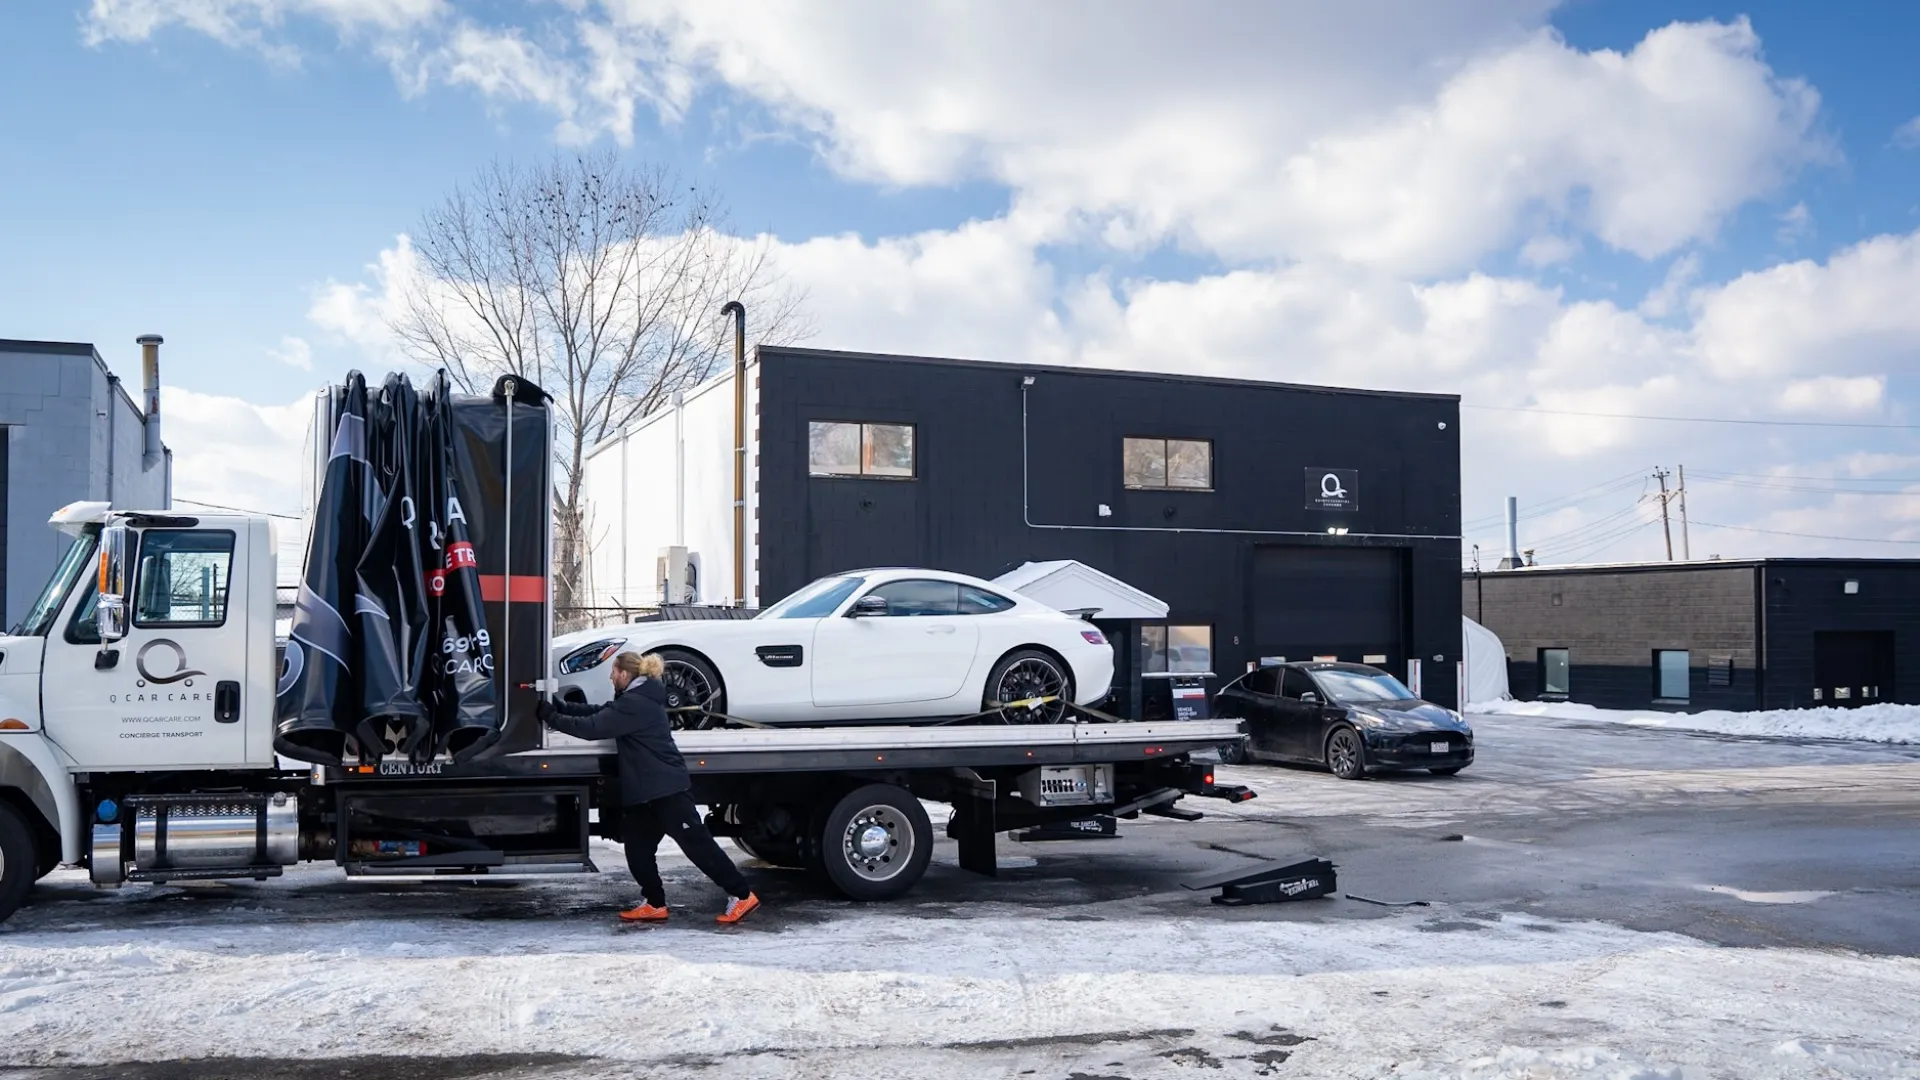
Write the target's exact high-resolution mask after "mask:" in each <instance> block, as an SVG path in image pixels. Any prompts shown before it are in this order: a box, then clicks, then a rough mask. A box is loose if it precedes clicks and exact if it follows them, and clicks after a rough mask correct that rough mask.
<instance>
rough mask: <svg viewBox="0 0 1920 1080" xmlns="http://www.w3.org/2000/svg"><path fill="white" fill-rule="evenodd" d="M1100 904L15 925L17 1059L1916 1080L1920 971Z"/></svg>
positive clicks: (1448, 923) (10, 959)
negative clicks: (796, 916) (771, 915)
mask: <svg viewBox="0 0 1920 1080" xmlns="http://www.w3.org/2000/svg"><path fill="white" fill-rule="evenodd" d="M1070 914H1071V915H1072V916H1074V921H1071V922H1069V921H1065V920H1064V919H1062V918H1046V917H1034V915H1033V913H1031V912H1026V913H1023V914H1016V913H1014V912H1013V911H1012V910H1010V909H1005V908H1001V907H1000V906H998V905H981V908H980V910H978V911H977V912H975V913H972V914H970V915H969V916H968V917H964V918H957V919H946V918H914V917H911V916H905V915H898V914H891V913H887V912H884V911H870V910H862V911H858V912H850V913H846V914H844V915H842V916H840V917H837V918H835V919H833V920H831V921H828V922H825V923H814V924H811V925H804V924H802V925H791V926H789V927H787V928H785V929H775V928H772V927H769V926H767V925H765V924H763V925H762V926H759V927H741V928H740V929H739V931H737V932H722V931H716V930H715V929H713V928H712V925H711V923H705V924H704V925H702V924H699V923H695V922H694V921H693V920H688V923H687V924H684V925H683V924H680V923H675V924H670V925H668V926H665V927H661V928H657V929H634V930H620V929H615V928H613V927H610V926H607V925H606V924H605V923H606V920H605V918H604V916H603V915H599V916H596V917H593V918H589V919H559V920H528V921H514V922H508V923H492V924H490V925H486V926H475V925H473V924H471V923H467V924H461V923H459V922H458V921H457V920H456V921H453V922H447V921H416V920H391V921H388V920H345V921H340V922H320V923H311V922H291V923H273V922H263V923H257V924H247V923H244V922H241V923H228V924H225V925H221V924H217V923H216V924H196V923H187V924H182V925H178V926H173V927H165V928H159V929H160V933H159V934H158V935H156V934H155V933H154V930H155V929H156V928H153V927H147V928H144V929H142V930H140V931H126V930H91V931H80V932H77V933H76V932H27V933H7V934H5V935H0V1063H4V1064H6V1065H16V1066H17V1065H50V1064H56V1063H58V1064H63V1065H75V1064H87V1063H106V1062H115V1061H121V1060H125V1059H126V1058H127V1057H128V1056H129V1055H137V1056H139V1057H140V1058H141V1059H144V1060H168V1059H176V1058H182V1057H208V1056H219V1057H228V1056H231V1057H241V1056H260V1057H275V1058H287V1057H297V1058H332V1057H343V1056H349V1055H451V1054H473V1053H517V1054H525V1053H540V1052H546V1053H560V1054H580V1055H588V1056H591V1057H594V1058H599V1059H602V1060H608V1061H619V1062H626V1063H633V1064H641V1063H644V1066H643V1068H644V1072H645V1074H646V1075H648V1076H654V1077H675V1078H677V1077H682V1076H687V1077H692V1076H699V1077H702V1078H707V1080H721V1078H730V1077H734V1076H749V1075H751V1076H762V1077H785V1076H792V1077H796V1078H797V1077H818V1076H849V1077H853V1076H858V1077H871V1076H885V1075H915V1076H921V1077H929V1078H944V1077H951V1078H955V1080H958V1078H962V1077H965V1078H968V1080H971V1078H974V1077H979V1076H987V1075H1007V1076H1011V1075H1016V1074H1019V1073H1022V1072H1025V1071H1026V1070H1029V1069H1034V1070H1042V1071H1043V1072H1044V1073H1045V1074H1046V1075H1062V1074H1065V1073H1067V1072H1069V1071H1084V1072H1085V1073H1087V1074H1088V1075H1101V1076H1111V1075H1116V1074H1119V1075H1127V1076H1134V1077H1140V1078H1146V1077H1158V1076H1167V1075H1200V1074H1204V1075H1209V1076H1215V1077H1219V1078H1220V1080H1235V1078H1238V1077H1253V1076H1262V1075H1266V1076H1271V1075H1277V1074H1276V1073H1275V1072H1274V1071H1273V1066H1274V1065H1276V1064H1278V1063H1280V1062H1282V1061H1285V1060H1286V1059H1287V1058H1288V1057H1292V1058H1293V1059H1294V1062H1293V1066H1292V1068H1291V1069H1290V1070H1289V1071H1288V1073H1286V1075H1299V1076H1330V1077H1331V1076H1338V1077H1356V1078H1357V1077H1379V1076H1394V1077H1397V1078H1400V1080H1438V1078H1441V1077H1471V1078H1473V1080H1494V1078H1516V1080H1517V1078H1523V1077H1527V1078H1530V1077H1557V1078H1562V1077H1563V1078H1591V1080H1600V1078H1608V1080H1619V1078H1626V1077H1631V1078H1635V1080H1642V1078H1646V1080H1651V1078H1663V1080H1664V1078H1681V1077H1684V1078H1689V1080H1691V1078H1693V1077H1702V1078H1704V1077H1707V1076H1740V1077H1743V1078H1751V1080H1760V1078H1770V1077H1782V1078H1784V1077H1790V1076H1802V1075H1807V1074H1808V1070H1809V1068H1810V1067H1813V1066H1819V1065H1833V1064H1837V1063H1840V1062H1844V1063H1845V1067H1846V1068H1847V1069H1848V1072H1847V1075H1851V1076H1887V1077H1895V1076H1909V1075H1911V1073H1908V1072H1904V1071H1902V1070H1903V1069H1905V1067H1906V1066H1905V1062H1906V1061H1907V1060H1908V1054H1909V1053H1910V1051H1911V1050H1912V1049H1913V1048H1914V1047H1915V1045H1916V1043H1917V1041H1920V1033H1917V1032H1916V1029H1915V1024H1914V1020H1913V1017H1912V1009H1911V1003H1912V1002H1914V1001H1916V1000H1920V961H1915V960H1910V959H1900V958H1872V957H1862V956H1856V955H1850V954H1842V953H1837V952H1811V951H1798V950H1746V949H1722V948H1712V947H1706V946H1703V945H1701V944H1699V943H1698V942H1694V941H1691V940H1689V939H1686V938H1682V937H1678V936H1675V935H1670V934H1648V933H1636V932H1632V931H1627V930H1622V929H1618V928H1614V927H1609V926H1605V925H1601V924H1597V923H1567V922H1553V921H1547V920H1542V919H1536V918H1531V917H1526V916H1512V915H1509V916H1505V917H1495V916H1484V915H1483V916H1471V915H1463V914H1439V913H1436V914H1434V915H1425V914H1412V913H1409V914H1404V915H1395V916H1389V917H1385V918H1381V919H1378V920H1369V921H1364V922H1361V921H1354V922H1317V923H1313V922H1280V921H1273V922H1259V921H1250V920H1242V919H1226V918H1166V919H1152V920H1142V919H1105V918H1102V917H1101V916H1100V915H1098V914H1094V913H1092V912H1088V911H1076V912H1070ZM1195 1068H1198V1069H1200V1070H1201V1071H1200V1072H1199V1073H1195V1072H1193V1071H1192V1070H1194V1069H1195ZM595 1075H600V1074H599V1073H595Z"/></svg>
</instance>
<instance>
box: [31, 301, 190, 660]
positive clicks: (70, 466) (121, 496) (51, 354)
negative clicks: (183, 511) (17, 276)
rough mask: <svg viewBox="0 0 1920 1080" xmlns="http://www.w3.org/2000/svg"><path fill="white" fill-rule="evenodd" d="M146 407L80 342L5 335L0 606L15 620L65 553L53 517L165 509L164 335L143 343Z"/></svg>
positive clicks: (169, 475)
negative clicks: (95, 506) (85, 507)
mask: <svg viewBox="0 0 1920 1080" xmlns="http://www.w3.org/2000/svg"><path fill="white" fill-rule="evenodd" d="M140 344H141V347H142V351H143V353H144V354H145V355H144V357H143V360H144V363H145V368H146V386H145V393H144V395H143V396H144V400H145V401H146V402H147V404H146V406H145V407H142V406H141V405H140V404H137V403H136V402H135V401H134V399H133V396H132V395H131V394H129V393H128V392H127V389H126V387H125V386H124V385H123V384H122V383H121V381H120V377H119V376H117V375H115V374H114V373H113V372H112V371H111V370H110V369H108V367H107V364H106V361H105V360H103V359H101V357H100V352H99V350H97V349H95V348H94V347H93V346H92V345H89V344H85V343H83V342H69V341H16V340H10V339H4V338H0V609H3V610H4V611H5V612H6V620H7V622H6V625H8V626H12V625H14V624H15V623H17V622H18V621H19V620H20V619H21V617H22V616H23V615H25V614H26V610H27V608H28V607H29V606H30V605H32V603H33V601H34V598H35V597H36V596H37V595H38V594H39V591H40V587H41V586H42V585H43V584H45V583H46V580H47V578H48V576H49V575H51V574H52V573H53V568H54V567H55V566H56V565H57V564H58V563H59V561H60V557H61V555H63V554H64V553H65V552H66V549H67V545H68V543H69V541H68V539H67V538H66V537H64V536H61V535H59V534H57V533H55V532H54V531H53V530H52V529H49V528H48V527H47V518H48V516H49V515H51V514H52V513H53V512H54V511H55V510H58V509H59V508H60V507H62V506H65V505H66V504H68V503H70V502H78V501H81V500H88V499H91V500H98V501H105V502H110V503H112V504H114V505H115V506H121V507H129V508H137V509H155V510H164V509H167V508H168V507H170V506H171V505H172V492H173V459H172V455H171V453H170V452H169V451H168V450H167V449H166V447H165V446H164V445H163V444H162V443H161V441H160V412H159V393H160V386H159V348H160V339H159V338H158V337H145V338H141V339H140Z"/></svg>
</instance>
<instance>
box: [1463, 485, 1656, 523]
mask: <svg viewBox="0 0 1920 1080" xmlns="http://www.w3.org/2000/svg"><path fill="white" fill-rule="evenodd" d="M1646 479H1647V477H1646V474H1645V473H1644V472H1641V471H1639V470H1635V471H1633V472H1630V473H1627V474H1626V475H1625V476H1616V477H1614V478H1613V479H1611V480H1605V481H1602V482H1601V483H1598V484H1595V485H1594V486H1592V487H1590V488H1582V489H1581V490H1579V491H1576V492H1574V493H1573V494H1571V495H1562V496H1561V497H1559V498H1557V499H1549V500H1547V501H1546V502H1543V503H1539V504H1535V505H1532V506H1530V508H1529V509H1528V511H1527V512H1526V513H1524V514H1521V515H1519V517H1518V518H1516V519H1515V520H1518V521H1531V520H1533V519H1534V518H1537V517H1542V516H1544V515H1547V514H1551V513H1554V512H1555V511H1558V510H1565V509H1568V508H1569V507H1574V506H1579V505H1580V504H1581V503H1588V502H1592V501H1593V500H1595V499H1598V498H1600V497H1601V496H1603V495H1611V494H1613V493H1614V492H1616V491H1624V490H1625V489H1627V488H1630V487H1632V486H1633V485H1634V483H1635V481H1638V482H1639V483H1640V486H1641V490H1642V491H1645V489H1646ZM1506 520H1507V516H1506V514H1505V513H1499V514H1494V515H1491V516H1489V517H1481V518H1474V519H1473V520H1472V521H1469V522H1466V523H1465V524H1464V525H1463V526H1462V531H1463V532H1491V531H1492V530H1493V529H1494V528H1496V527H1500V526H1504V525H1505V523H1506Z"/></svg>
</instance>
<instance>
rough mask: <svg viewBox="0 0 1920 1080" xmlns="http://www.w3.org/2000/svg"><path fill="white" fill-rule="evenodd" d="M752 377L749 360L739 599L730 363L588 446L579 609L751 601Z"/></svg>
mask: <svg viewBox="0 0 1920 1080" xmlns="http://www.w3.org/2000/svg"><path fill="white" fill-rule="evenodd" d="M757 374H758V367H757V364H754V363H750V364H749V366H748V368H747V385H748V390H749V400H748V403H747V418H748V421H747V422H748V432H747V475H746V515H745V520H746V530H745V531H746V572H745V574H744V575H743V577H744V578H745V581H744V587H743V588H742V589H741V590H740V593H743V594H744V596H742V595H740V593H736V592H735V590H734V572H733V551H734V536H733V460H734V393H733V370H732V369H731V368H728V369H726V370H724V371H722V372H721V373H720V374H719V375H716V376H714V377H713V378H711V379H709V380H707V381H706V382H704V383H702V384H700V385H699V386H697V387H695V388H694V389H692V390H689V391H687V392H686V393H684V394H682V395H679V396H678V397H677V398H676V399H675V401H674V403H673V404H672V405H669V406H668V407H666V408H664V409H661V410H659V411H657V412H655V413H653V414H651V415H649V416H646V417H642V418H641V419H639V420H636V421H635V422H634V423H632V424H630V425H628V426H627V427H626V428H625V429H624V430H622V431H621V432H619V433H618V434H616V435H615V436H613V437H612V438H610V439H608V440H606V441H605V442H603V443H601V444H600V445H598V446H596V447H594V448H593V449H592V450H591V451H590V452H589V453H588V455H587V461H586V465H585V466H584V470H583V475H582V485H583V490H582V504H583V506H584V507H585V512H586V515H587V520H586V533H587V548H588V559H587V583H586V600H587V606H589V607H594V608H609V609H629V610H631V609H634V608H650V607H655V606H658V605H659V604H661V603H663V602H664V603H674V604H720V605H732V604H736V603H741V602H744V604H745V605H746V606H748V607H754V606H758V603H759V599H760V598H759V595H758V589H757V585H756V580H755V579H756V575H755V573H754V568H755V566H756V562H757V559H758V554H759V553H758V549H757V544H756V536H755V532H756V530H755V528H754V522H755V521H756V520H757V517H758V502H759V501H758V498H757V489H758V486H759V475H758V469H757V468H755V463H756V458H757V455H758V445H757V440H756V438H755V430H754V429H756V428H757V427H758V424H757V423H756V422H755V418H756V417H757V415H758V411H759V410H758V408H757V405H756V403H755V402H754V400H753V397H754V395H753V393H752V391H753V389H754V388H755V386H756V384H757V383H758V378H757Z"/></svg>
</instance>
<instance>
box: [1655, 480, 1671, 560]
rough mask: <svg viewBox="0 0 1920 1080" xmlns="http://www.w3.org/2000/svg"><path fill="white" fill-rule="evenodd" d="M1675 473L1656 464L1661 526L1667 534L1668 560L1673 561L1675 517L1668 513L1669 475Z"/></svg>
mask: <svg viewBox="0 0 1920 1080" xmlns="http://www.w3.org/2000/svg"><path fill="white" fill-rule="evenodd" d="M1672 475H1673V474H1672V473H1670V472H1668V471H1667V470H1666V469H1665V468H1662V467H1658V466H1656V467H1655V468H1654V470H1653V478H1654V479H1655V480H1658V481H1660V527H1661V528H1662V529H1664V530H1665V531H1666V534H1667V561H1668V562H1672V561H1673V518H1672V516H1670V515H1669V514H1668V513H1667V477H1669V476H1672Z"/></svg>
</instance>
